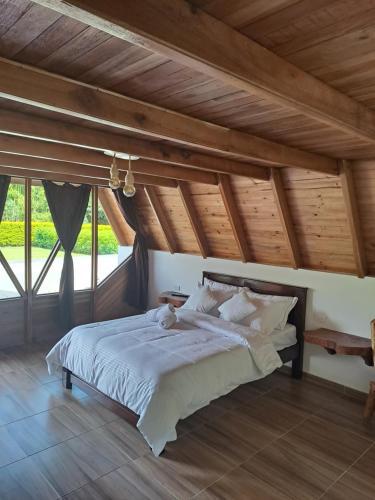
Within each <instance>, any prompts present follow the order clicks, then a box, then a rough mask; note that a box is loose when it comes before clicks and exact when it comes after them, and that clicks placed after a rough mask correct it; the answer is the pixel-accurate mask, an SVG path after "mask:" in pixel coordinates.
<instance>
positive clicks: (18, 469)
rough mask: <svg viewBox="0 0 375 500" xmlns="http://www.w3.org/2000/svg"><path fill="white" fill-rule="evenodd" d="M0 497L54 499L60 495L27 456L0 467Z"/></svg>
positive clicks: (38, 499)
mask: <svg viewBox="0 0 375 500" xmlns="http://www.w3.org/2000/svg"><path fill="white" fill-rule="evenodd" d="M0 498H1V499H2V500H3V499H4V500H55V499H57V498H60V495H59V493H58V492H57V491H56V490H55V489H54V487H53V486H52V484H51V483H50V482H49V481H48V479H47V478H45V477H44V476H43V474H42V473H41V471H40V470H39V469H38V467H37V466H36V465H35V464H34V463H33V462H32V459H31V457H29V458H25V459H24V460H21V461H19V462H16V463H14V464H11V465H8V466H7V467H4V468H2V469H0Z"/></svg>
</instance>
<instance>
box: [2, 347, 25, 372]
mask: <svg viewBox="0 0 375 500" xmlns="http://www.w3.org/2000/svg"><path fill="white" fill-rule="evenodd" d="M22 369H23V364H22V363H21V362H20V361H18V360H17V359H16V358H15V357H14V356H10V355H9V354H6V353H4V352H2V351H0V375H3V374H4V373H9V372H14V371H16V370H22Z"/></svg>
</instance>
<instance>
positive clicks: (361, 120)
mask: <svg viewBox="0 0 375 500" xmlns="http://www.w3.org/2000/svg"><path fill="white" fill-rule="evenodd" d="M106 4H108V5H106ZM68 7H69V9H70V10H67V8H68ZM168 7H169V8H168ZM81 9H84V10H86V11H88V12H84V14H82V10H81ZM0 12H1V15H0V56H1V57H3V58H5V59H4V60H1V61H0V131H1V132H3V133H2V134H0V151H1V152H2V153H0V168H1V171H2V172H5V171H6V169H8V171H9V172H10V173H12V174H14V173H15V172H16V169H19V172H20V174H21V173H23V174H25V171H26V170H27V169H28V170H29V171H30V172H32V175H35V176H39V177H40V176H42V175H43V172H49V174H48V175H49V176H50V175H58V176H62V175H64V173H65V174H66V175H68V176H71V178H73V177H75V178H78V177H81V178H92V179H96V181H95V182H96V183H98V184H101V183H104V182H105V179H106V177H107V176H108V161H107V160H106V159H105V157H104V156H103V155H102V153H101V152H100V151H101V150H103V149H112V150H117V151H119V150H122V151H127V152H131V153H132V154H138V155H139V156H141V157H142V160H139V163H138V171H137V170H136V172H138V179H137V182H138V183H139V186H140V187H139V189H138V193H137V196H136V198H137V204H138V207H139V212H140V215H141V217H142V221H143V224H144V227H145V231H146V232H147V233H148V238H149V244H150V246H151V247H152V248H156V249H162V250H169V251H172V252H184V253H193V254H201V255H203V256H215V257H224V258H233V259H240V260H243V261H253V262H261V263H267V264H276V265H283V266H291V267H295V268H300V267H303V268H310V269H320V270H327V271H335V272H344V273H353V274H357V275H359V276H364V275H375V258H374V257H373V253H374V252H373V249H374V245H375V224H373V223H372V221H373V220H375V218H374V217H375V213H374V211H375V202H374V201H373V200H374V199H375V160H374V161H372V159H375V50H374V48H373V47H374V33H375V5H374V2H373V0H325V1H321V0H314V1H311V0H272V1H268V2H264V1H261V0H255V1H250V0H231V1H230V2H228V1H227V0H190V1H189V2H184V1H183V0H173V1H172V0H158V1H157V0H142V1H137V3H136V5H135V4H134V2H133V3H132V2H131V0H124V1H122V2H117V1H113V2H110V3H108V2H107V3H104V2H100V1H99V0H69V1H67V2H64V3H62V2H59V1H58V0H38V1H35V2H29V1H25V0H0ZM67 13H68V14H69V16H70V17H68V16H67V15H66V14H67ZM166 13H168V15H166ZM115 15H116V17H115V22H113V16H115ZM106 16H107V17H106ZM111 16H112V17H111ZM121 16H122V17H121ZM157 16H160V18H158V17H157ZM98 19H99V20H98ZM176 19H180V21H181V23H180V24H179V23H176ZM83 20H85V22H83ZM120 21H121V22H122V24H121V22H120ZM218 21H219V22H218ZM189 23H190V24H189ZM99 28H100V29H99ZM158 30H159V31H158ZM163 30H164V31H163ZM218 33H220V34H222V37H220V38H219V37H218V36H217V34H218ZM239 34H242V35H243V36H241V35H239ZM215 36H216V38H215ZM204 37H205V38H204ZM245 37H246V38H245ZM205 41H206V43H203V42H205ZM253 42H256V44H254V43H253ZM215 44H216V45H215ZM233 47H235V48H236V50H234V48H233ZM262 47H264V48H266V49H268V50H269V51H270V52H264V53H263V52H262V50H263V49H262ZM197 51H198V52H199V53H197ZM250 55H252V57H250ZM261 55H262V57H260V56H261ZM274 55H277V56H280V58H282V60H281V59H279V58H274ZM245 56H246V57H245ZM263 56H264V57H263ZM15 63H21V65H20V64H15ZM289 63H291V64H292V65H293V66H291V65H290V64H289ZM23 65H28V66H26V67H25V66H23ZM256 65H257V66H256ZM35 68H38V69H40V70H43V71H46V72H48V74H46V73H40V72H36V71H35ZM301 70H302V71H301ZM61 77H68V78H70V79H73V80H74V81H70V80H65V79H62V78H61ZM311 77H315V78H311ZM293 82H295V85H294V86H293ZM83 84H84V85H83ZM86 84H87V85H86ZM325 84H327V85H325ZM105 91H110V92H105ZM134 99H136V100H139V101H142V102H138V101H134ZM150 105H151V106H150ZM154 106H158V107H154ZM171 112H177V113H178V114H175V113H171ZM192 118H194V119H198V121H197V120H193V119H192ZM211 124H215V126H213V125H211ZM5 134H7V135H5ZM8 134H17V135H19V136H23V137H14V135H13V136H10V135H8ZM24 137H28V138H27V139H25V138H24ZM45 140H48V141H53V143H51V142H43V141H45ZM77 145H78V146H83V147H77ZM87 148H89V149H87ZM9 153H18V157H17V158H16V156H15V155H14V154H13V156H12V155H9ZM30 157H32V160H31V159H30ZM50 160H53V161H50ZM336 160H339V167H340V168H339V169H338V168H337V163H336ZM341 160H350V163H342V162H341ZM266 166H269V167H272V173H271V169H269V168H266ZM286 166H287V167H288V168H285V167H286ZM280 167H282V168H280ZM293 167H298V168H293ZM120 168H123V169H125V168H126V165H125V164H123V165H122V166H121V167H120ZM134 168H135V169H137V166H136V165H135V167H134ZM9 169H12V170H9ZM21 169H22V170H21ZM339 171H340V172H341V175H336V174H337V173H338V172H339ZM51 172H52V173H51ZM30 175H31V174H30Z"/></svg>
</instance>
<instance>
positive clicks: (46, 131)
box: [0, 109, 270, 180]
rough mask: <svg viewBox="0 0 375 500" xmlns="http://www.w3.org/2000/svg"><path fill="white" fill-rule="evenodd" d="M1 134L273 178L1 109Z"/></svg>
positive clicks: (244, 166) (220, 160)
mask: <svg viewBox="0 0 375 500" xmlns="http://www.w3.org/2000/svg"><path fill="white" fill-rule="evenodd" d="M0 132H3V133H5V134H14V135H18V136H22V137H28V138H34V139H42V140H44V141H45V142H48V141H51V142H54V143H57V144H68V145H73V146H80V147H81V149H94V150H100V151H105V150H107V149H109V150H111V151H118V152H123V153H129V154H131V155H134V156H140V157H141V158H143V159H147V160H155V161H158V162H160V163H163V164H167V165H169V164H172V165H177V166H182V167H191V168H194V169H197V170H207V171H212V172H219V173H227V174H233V175H240V176H243V177H251V178H254V179H259V180H268V179H269V176H270V172H269V169H268V168H262V167H259V166H258V165H251V164H249V163H244V162H240V161H235V160H232V159H231V158H224V157H218V156H212V155H208V154H204V153H199V152H196V151H191V150H188V149H182V148H179V147H175V146H172V145H169V144H165V143H159V142H156V141H147V140H144V139H138V138H134V137H129V136H126V135H120V134H115V133H110V132H104V131H102V130H96V129H93V128H88V127H87V128H86V127H82V126H80V125H75V124H72V123H66V122H61V121H57V120H51V119H49V118H44V117H41V116H37V115H31V114H26V113H20V112H17V111H9V110H5V109H0ZM41 149H43V148H41ZM80 155H84V153H82V152H80V149H78V151H77V153H76V155H75V158H77V159H78V161H79V158H80ZM61 159H64V158H61ZM82 163H84V162H82Z"/></svg>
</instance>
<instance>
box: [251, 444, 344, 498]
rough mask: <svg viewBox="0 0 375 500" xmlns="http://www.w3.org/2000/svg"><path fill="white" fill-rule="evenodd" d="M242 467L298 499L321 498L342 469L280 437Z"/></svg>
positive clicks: (285, 493)
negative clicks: (282, 440)
mask: <svg viewBox="0 0 375 500" xmlns="http://www.w3.org/2000/svg"><path fill="white" fill-rule="evenodd" d="M242 467H243V468H244V469H245V470H247V471H248V472H250V473H251V474H253V475H254V476H256V477H257V478H258V479H260V480H262V481H264V482H265V483H267V484H269V485H271V486H272V487H274V488H275V489H276V490H279V491H280V492H282V493H283V494H284V495H286V496H289V497H291V498H295V499H296V500H311V499H314V498H319V497H320V496H321V495H322V494H323V493H324V491H325V490H326V489H327V488H328V487H329V486H330V485H332V484H333V482H334V481H335V480H336V479H337V478H338V477H339V476H340V474H341V473H342V469H341V468H340V467H336V466H334V465H332V464H330V463H328V462H326V461H322V460H320V458H318V457H316V456H314V455H313V454H311V455H310V454H309V453H306V452H305V450H303V449H299V448H298V447H296V446H285V444H283V443H281V441H280V440H278V441H276V442H275V443H272V444H271V445H270V446H267V447H266V448H264V449H263V450H262V451H260V452H259V453H257V454H256V455H255V456H254V457H252V458H250V459H249V460H248V461H247V462H246V463H245V464H243V465H242Z"/></svg>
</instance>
